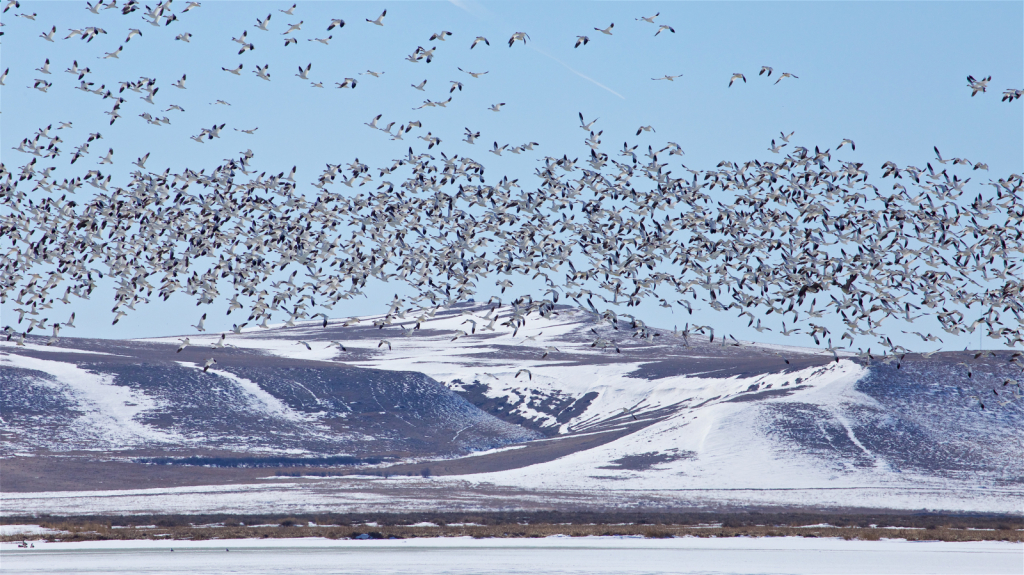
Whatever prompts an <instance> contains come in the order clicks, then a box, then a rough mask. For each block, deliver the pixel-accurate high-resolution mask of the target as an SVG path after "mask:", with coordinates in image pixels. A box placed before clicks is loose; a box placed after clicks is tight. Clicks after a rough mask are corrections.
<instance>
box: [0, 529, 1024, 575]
mask: <svg viewBox="0 0 1024 575" xmlns="http://www.w3.org/2000/svg"><path fill="white" fill-rule="evenodd" d="M172 549H173V552H172V551H171V550H172ZM0 558H2V561H0V572H2V573H12V574H13V573H148V574H154V575H156V574H165V573H166V574H172V573H190V574H191V573H197V574H210V575H213V574H222V573H223V574H227V573H247V574H259V573H284V572H292V573H314V574H315V573H336V574H343V573H359V574H364V573H375V574H377V575H389V574H400V573H402V574H404V573H415V574H418V575H419V574H422V575H428V574H435V573H436V574H441V573H444V574H463V573H465V574H469V573H473V574H488V573H501V574H516V573H524V574H525V573H529V574H531V575H532V574H534V573H547V574H555V575H569V574H573V575H575V574H587V575H591V574H601V573H614V574H633V573H636V574H640V573H643V574H653V573H715V574H729V573H736V574H740V573H743V574H747V573H751V574H753V573H780V574H781V573H787V574H794V575H795V574H862V573H872V574H877V575H884V574H888V573H892V574H897V573H898V574H916V573H922V574H924V573H928V574H944V573H950V574H956V575H969V574H973V573H978V574H985V575H999V574H1003V573H1006V574H1019V573H1020V569H1021V564H1022V560H1024V547H1022V546H1021V545H1020V544H1011V543H1000V542H974V543H947V542H932V541H928V542H907V541H904V540H898V539H897V540H882V541H844V540H840V539H806V538H795V537H779V538H760V539H751V538H742V537H737V538H727V539H715V538H709V539H704V538H691V537H686V538H675V539H643V538H631V537H582V538H570V537H548V538H545V539H470V538H449V539H403V540H391V541H388V540H376V541H374V540H370V541H350V540H337V541H331V540H326V539H271V540H220V541H196V542H191V541H129V542H121V541H103V542H89V543H39V544H38V545H36V547H35V548H34V549H18V548H16V547H15V546H14V544H3V545H0Z"/></svg>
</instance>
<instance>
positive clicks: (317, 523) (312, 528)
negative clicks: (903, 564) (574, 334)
mask: <svg viewBox="0 0 1024 575" xmlns="http://www.w3.org/2000/svg"><path fill="white" fill-rule="evenodd" d="M0 523H2V524H11V525H39V526H41V527H44V528H48V529H52V530H54V532H53V533H48V534H45V535H33V536H32V537H30V539H36V540H38V539H46V540H50V541H102V540H132V539H172V540H209V539H260V538H290V537H326V538H330V539H342V538H357V537H359V538H364V539H365V538H373V539H381V538H410V537H466V536H468V537H476V538H486V537H547V536H551V535H568V536H572V537H584V536H593V535H618V536H642V537H654V538H660V537H683V536H695V537H741V536H746V537H786V536H799V537H839V538H844V539H859V540H868V541H876V540H879V539H882V538H900V539H907V540H914V541H924V540H931V541H936V540H937V541H1013V542H1022V541H1024V519H1022V518H1021V517H1013V516H957V515H934V514H904V515H901V514H812V513H727V514H715V513H688V514H687V513H557V512H530V513H521V512H496V513H408V514H373V513H370V514H311V515H294V516H283V515H150V516H128V517H125V516H91V517H54V516H39V517H5V518H3V519H2V520H0ZM0 539H2V540H3V541H21V540H22V538H21V537H18V536H14V535H8V536H4V537H2V538H0Z"/></svg>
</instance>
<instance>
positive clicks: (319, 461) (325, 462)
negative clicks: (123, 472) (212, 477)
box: [134, 455, 384, 468]
mask: <svg viewBox="0 0 1024 575" xmlns="http://www.w3.org/2000/svg"><path fill="white" fill-rule="evenodd" d="M134 461H135V463H144V464H149V465H188V466H194V467H202V466H205V467H253V468H265V467H333V466H335V465H377V464H379V463H382V462H383V461H384V459H383V458H380V457H352V456H350V455H336V456H330V457H201V456H198V455H193V456H191V457H140V458H138V459H135V460H134Z"/></svg>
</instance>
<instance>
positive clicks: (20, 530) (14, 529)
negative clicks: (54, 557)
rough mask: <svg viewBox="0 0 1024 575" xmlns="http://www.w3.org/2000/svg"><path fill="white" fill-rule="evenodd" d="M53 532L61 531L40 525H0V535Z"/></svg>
mask: <svg viewBox="0 0 1024 575" xmlns="http://www.w3.org/2000/svg"><path fill="white" fill-rule="evenodd" d="M51 533H60V531H58V530H56V529H50V528H48V527H41V526H39V525H0V535H2V536H4V537H10V536H12V535H25V536H32V535H49V534H51Z"/></svg>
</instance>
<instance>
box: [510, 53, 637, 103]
mask: <svg viewBox="0 0 1024 575" xmlns="http://www.w3.org/2000/svg"><path fill="white" fill-rule="evenodd" d="M529 46H530V48H533V49H534V50H536V51H538V52H540V53H541V54H544V55H545V56H547V57H548V58H551V59H552V60H554V61H555V62H558V63H559V64H561V65H563V66H565V68H566V69H567V70H569V71H570V72H572V73H573V74H576V75H577V76H579V77H580V78H583V79H584V80H588V81H590V82H591V83H593V84H596V85H597V86H599V87H601V88H604V89H605V90H608V91H609V92H611V93H612V94H615V95H616V96H618V97H620V98H622V99H623V100H625V99H626V97H625V96H623V95H622V94H620V93H618V92H616V91H615V90H612V89H611V88H609V87H608V86H605V85H604V84H602V83H601V82H598V81H597V80H595V79H593V78H591V77H590V76H587V75H586V74H584V73H582V72H578V71H576V70H575V69H573V67H572V66H570V65H568V64H566V63H565V62H563V61H561V60H559V59H558V58H555V57H554V56H552V55H551V54H548V53H547V52H545V51H544V50H541V49H540V48H538V47H536V46H534V45H533V44H530V45H529Z"/></svg>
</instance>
